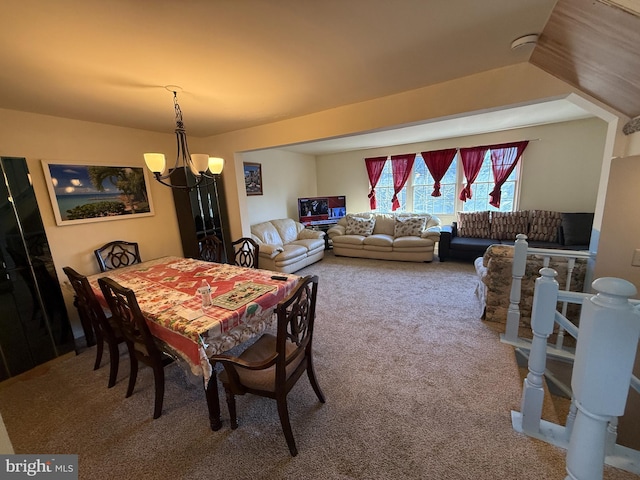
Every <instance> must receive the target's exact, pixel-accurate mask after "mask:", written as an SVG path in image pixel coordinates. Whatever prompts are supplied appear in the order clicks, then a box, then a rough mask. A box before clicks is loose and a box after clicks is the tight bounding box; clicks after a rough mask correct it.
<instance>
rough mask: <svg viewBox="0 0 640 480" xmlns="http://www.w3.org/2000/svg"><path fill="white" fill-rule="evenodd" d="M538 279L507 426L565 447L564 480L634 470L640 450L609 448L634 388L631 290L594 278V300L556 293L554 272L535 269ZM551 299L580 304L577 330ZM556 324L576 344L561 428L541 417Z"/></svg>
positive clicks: (635, 321)
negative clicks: (523, 370)
mask: <svg viewBox="0 0 640 480" xmlns="http://www.w3.org/2000/svg"><path fill="white" fill-rule="evenodd" d="M540 274H541V277H540V278H538V279H537V280H536V287H535V292H534V300H533V312H532V319H531V326H532V330H533V341H532V342H531V350H530V354H529V373H528V375H527V377H526V379H525V380H524V385H523V393H522V401H521V406H520V407H521V408H520V409H521V411H520V412H512V423H513V427H514V429H515V430H517V431H519V432H522V433H525V434H527V435H529V436H532V437H535V438H539V439H541V440H544V441H546V442H549V443H552V444H554V445H556V446H559V447H563V448H566V449H567V473H568V476H567V477H566V480H596V479H601V478H602V473H603V465H604V463H607V464H609V465H613V466H616V467H618V468H622V469H624V470H627V471H630V472H633V473H640V452H638V451H637V450H633V449H629V448H627V447H623V446H621V445H617V444H616V443H615V441H616V432H617V417H618V416H620V415H622V414H623V413H624V408H625V404H626V401H627V394H628V390H629V386H630V385H631V386H632V387H633V388H635V389H638V388H639V387H640V381H639V380H638V379H637V378H636V377H634V376H633V375H632V368H633V363H634V359H635V353H636V348H637V345H638V337H639V336H640V310H639V308H638V307H637V305H638V304H639V303H640V302H639V301H638V300H629V298H630V297H631V296H634V295H636V293H637V292H636V288H635V287H634V286H633V285H632V284H631V283H629V282H627V281H625V280H622V279H617V278H600V279H598V280H596V281H594V282H593V284H592V286H593V288H594V290H595V291H596V292H597V295H590V294H583V293H575V292H562V291H560V290H559V286H558V283H557V282H556V280H555V276H556V275H557V274H556V272H555V271H554V270H553V269H551V268H542V269H541V270H540ZM558 301H564V302H569V303H582V305H583V309H582V314H581V316H580V329H578V327H576V326H575V325H573V324H572V323H571V322H569V321H568V320H567V319H566V318H565V317H564V316H563V315H562V314H560V313H559V312H557V311H556V310H555V309H556V305H557V302H558ZM633 305H636V308H634V307H633ZM556 321H558V322H559V323H560V324H562V325H564V326H565V327H566V330H567V333H569V334H570V335H572V336H575V337H576V338H577V339H578V343H577V347H576V353H575V363H574V370H573V376H572V382H571V384H572V387H573V393H574V398H573V399H572V403H571V408H570V411H569V415H568V417H567V422H566V426H561V425H558V424H554V423H551V422H547V421H544V420H542V418H541V416H542V406H543V397H544V390H543V383H544V380H545V377H544V372H545V369H546V358H547V353H548V346H547V338H548V336H549V335H550V334H551V332H552V331H553V326H554V322H556ZM578 333H579V337H578Z"/></svg>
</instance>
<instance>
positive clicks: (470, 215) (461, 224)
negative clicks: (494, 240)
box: [458, 210, 490, 238]
mask: <svg viewBox="0 0 640 480" xmlns="http://www.w3.org/2000/svg"><path fill="white" fill-rule="evenodd" d="M458 236H460V237H471V238H489V237H490V232H489V211H488V210H487V211H484V212H458Z"/></svg>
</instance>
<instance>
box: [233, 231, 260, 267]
mask: <svg viewBox="0 0 640 480" xmlns="http://www.w3.org/2000/svg"><path fill="white" fill-rule="evenodd" d="M231 245H232V246H233V261H234V263H235V264H236V265H238V266H239V267H246V268H258V255H259V254H260V246H259V245H258V242H256V241H255V240H254V239H253V238H247V237H242V238H239V239H238V240H236V241H235V242H232V243H231Z"/></svg>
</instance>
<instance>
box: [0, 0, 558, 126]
mask: <svg viewBox="0 0 640 480" xmlns="http://www.w3.org/2000/svg"><path fill="white" fill-rule="evenodd" d="M555 3H556V0H526V1H513V0H490V1H478V0H456V1H450V0H394V1H389V0H269V1H265V0H185V1H181V2H177V1H175V0H172V1H168V0H108V1H105V0H3V2H2V10H1V11H2V20H3V22H2V28H1V29H0V65H1V66H2V68H0V108H6V109H13V110H21V111H27V112H35V113H41V114H47V115H54V116H60V117H66V118H73V119H80V120H86V121H92V122H100V123H106V124H113V125H121V126H126V127H133V128H140V129H145V130H152V131H159V132H167V133H170V132H172V131H173V129H174V116H173V100H172V94H171V93H170V92H167V91H166V90H165V88H164V86H166V85H178V86H180V87H182V89H183V91H182V93H180V94H179V96H178V101H179V103H180V106H181V108H182V112H183V115H184V122H185V127H186V129H187V132H188V134H189V135H194V136H200V137H201V136H209V135H213V134H217V133H222V132H229V131H233V130H237V129H240V128H246V127H250V126H255V125H260V124H264V123H269V122H273V121H276V120H281V119H285V118H292V117H297V116H301V115H305V114H309V113H313V112H318V111H322V110H326V109H330V108H335V107H338V106H341V105H346V104H351V103H355V102H360V101H365V100H369V99H372V98H377V97H381V96H386V95H391V94H395V93H399V92H403V91H407V90H411V89H416V88H420V87H424V86H427V85H432V84H435V83H438V82H443V81H447V80H450V79H452V78H457V77H462V76H466V75H470V74H473V73H477V72H480V71H485V70H490V69H494V68H498V67H502V66H506V65H511V64H516V63H521V62H526V61H528V59H529V57H530V55H531V49H530V48H522V49H517V50H511V49H510V44H511V42H512V40H513V39H515V38H516V37H519V36H521V35H525V34H530V33H538V32H541V31H542V29H543V27H544V25H545V23H546V22H547V19H548V18H549V16H550V14H551V12H552V9H553V7H554V5H555ZM396 133H397V132H396Z"/></svg>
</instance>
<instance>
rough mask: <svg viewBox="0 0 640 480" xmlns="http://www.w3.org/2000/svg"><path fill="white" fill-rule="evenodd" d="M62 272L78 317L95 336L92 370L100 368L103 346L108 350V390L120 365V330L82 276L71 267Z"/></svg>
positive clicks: (121, 337)
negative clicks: (73, 296)
mask: <svg viewBox="0 0 640 480" xmlns="http://www.w3.org/2000/svg"><path fill="white" fill-rule="evenodd" d="M62 270H63V271H64V273H65V274H66V275H67V277H68V278H69V283H71V286H72V287H73V290H74V292H75V300H74V305H75V306H76V308H77V309H78V315H79V316H80V318H81V319H84V321H85V322H87V323H89V324H90V325H91V327H92V328H93V331H94V333H95V335H96V361H95V363H94V365H93V369H94V370H97V369H98V368H100V362H101V361H102V352H103V349H104V344H105V343H106V344H107V348H108V350H109V361H110V367H109V383H108V384H107V386H108V387H109V388H111V387H113V386H114V385H115V384H116V378H117V376H118V365H119V363H120V349H119V345H120V344H121V343H123V342H124V337H123V336H122V333H121V332H120V329H119V328H118V326H117V325H116V324H115V321H114V320H113V318H112V317H111V316H107V314H105V311H104V310H103V308H102V306H101V305H100V302H98V299H97V298H96V296H95V293H93V289H92V288H91V285H89V280H87V277H85V276H84V275H82V274H80V273H78V272H76V271H75V270H74V269H73V268H71V267H63V268H62Z"/></svg>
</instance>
